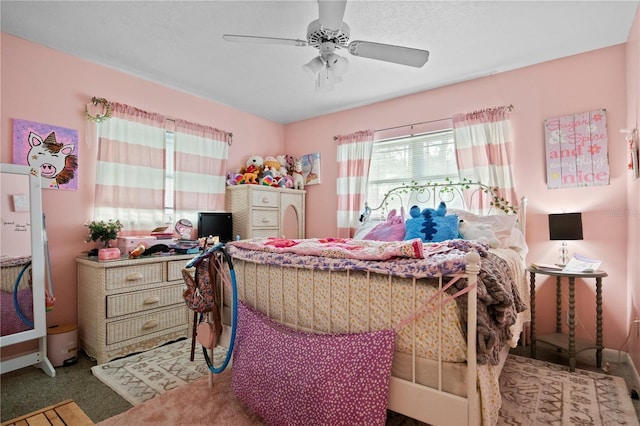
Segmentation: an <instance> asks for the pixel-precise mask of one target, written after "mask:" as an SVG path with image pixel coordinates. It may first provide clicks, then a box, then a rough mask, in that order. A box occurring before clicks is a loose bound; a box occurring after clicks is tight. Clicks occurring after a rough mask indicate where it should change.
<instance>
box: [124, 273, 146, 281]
mask: <svg viewBox="0 0 640 426" xmlns="http://www.w3.org/2000/svg"><path fill="white" fill-rule="evenodd" d="M141 279H142V274H141V273H139V272H137V273H135V274H130V275H127V276H126V278H125V280H126V281H139V280H141Z"/></svg>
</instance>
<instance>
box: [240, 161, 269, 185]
mask: <svg viewBox="0 0 640 426" xmlns="http://www.w3.org/2000/svg"><path fill="white" fill-rule="evenodd" d="M263 169H264V159H263V158H262V157H261V156H259V155H252V156H250V157H249V158H247V161H246V162H245V167H243V168H241V169H240V170H239V171H238V173H239V174H240V175H242V178H241V179H240V180H238V183H239V184H243V183H249V184H258V183H259V182H258V179H259V178H260V176H262V171H263Z"/></svg>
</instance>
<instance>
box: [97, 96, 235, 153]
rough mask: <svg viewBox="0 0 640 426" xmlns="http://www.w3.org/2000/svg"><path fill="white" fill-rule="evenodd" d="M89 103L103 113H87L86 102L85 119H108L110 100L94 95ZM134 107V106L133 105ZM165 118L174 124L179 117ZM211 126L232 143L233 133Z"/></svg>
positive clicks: (101, 120) (99, 121)
mask: <svg viewBox="0 0 640 426" xmlns="http://www.w3.org/2000/svg"><path fill="white" fill-rule="evenodd" d="M91 103H92V104H93V105H94V106H98V105H101V106H102V108H103V110H104V113H103V114H102V115H100V114H96V115H95V116H93V115H91V114H90V113H89V109H88V107H87V105H88V104H87V105H85V107H84V112H85V115H86V117H87V119H89V120H91V121H95V122H96V123H101V122H103V121H104V120H106V119H108V118H109V117H111V109H112V105H111V102H109V101H108V100H106V99H105V98H98V97H96V96H94V97H92V98H91ZM134 108H135V107H134ZM145 112H147V111H145ZM165 120H167V121H171V122H173V123H174V124H175V122H176V120H180V119H178V118H171V117H165ZM184 121H186V120H184ZM193 124H196V125H198V126H202V127H211V126H206V125H203V124H198V123H193ZM211 128H213V129H215V130H217V131H220V132H223V133H224V134H225V135H226V139H227V140H226V142H227V145H229V146H231V145H232V144H233V133H231V132H227V131H225V130H220V129H217V128H215V127H211Z"/></svg>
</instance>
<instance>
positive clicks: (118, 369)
mask: <svg viewBox="0 0 640 426" xmlns="http://www.w3.org/2000/svg"><path fill="white" fill-rule="evenodd" d="M190 355H191V339H186V340H180V341H178V342H174V343H171V344H168V345H164V346H160V347H159V348H156V349H152V350H150V351H147V352H141V353H139V354H135V355H131V356H128V357H125V358H120V359H117V360H115V361H111V362H108V363H106V364H101V365H96V366H95V367H93V368H91V372H92V373H93V375H94V376H96V377H97V378H98V379H100V381H102V382H103V383H104V384H105V385H107V386H109V387H110V388H111V389H113V390H114V391H115V392H116V393H118V394H119V395H120V396H121V397H123V398H124V399H126V400H127V401H129V403H130V404H131V405H138V404H140V403H143V402H145V401H147V400H149V399H151V398H153V397H155V396H156V395H159V394H161V393H164V392H166V391H168V390H171V389H175V388H177V387H179V386H182V385H185V384H187V383H191V382H193V381H194V380H196V379H199V378H200V377H203V376H204V375H205V374H207V373H208V371H209V369H208V367H207V364H206V362H205V360H204V355H203V354H202V347H201V346H200V345H198V344H196V351H195V358H194V361H193V362H191V361H190ZM225 355H226V351H225V350H224V348H220V347H218V348H216V350H215V352H214V365H220V364H221V363H222V361H223V360H224V357H225Z"/></svg>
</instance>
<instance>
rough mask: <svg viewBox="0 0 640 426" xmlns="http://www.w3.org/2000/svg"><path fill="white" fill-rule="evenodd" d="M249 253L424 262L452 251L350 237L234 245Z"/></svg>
mask: <svg viewBox="0 0 640 426" xmlns="http://www.w3.org/2000/svg"><path fill="white" fill-rule="evenodd" d="M233 244H234V245H235V246H237V247H241V248H244V249H247V250H261V251H269V252H272V253H293V254H298V255H301V256H322V257H331V258H334V259H359V260H387V259H392V258H394V257H408V258H412V259H424V257H425V253H424V252H425V251H426V252H427V253H428V254H429V253H442V252H445V251H450V250H451V248H450V247H447V246H446V245H444V244H440V245H433V246H427V247H423V245H422V241H421V240H420V239H419V238H414V239H412V240H407V241H391V242H385V241H373V240H367V241H360V240H352V239H347V238H309V239H304V240H291V239H287V238H273V237H272V238H267V239H264V240H242V241H236V242H234V243H233Z"/></svg>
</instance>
